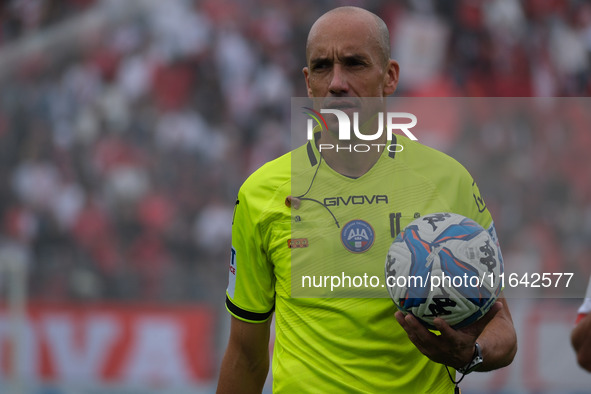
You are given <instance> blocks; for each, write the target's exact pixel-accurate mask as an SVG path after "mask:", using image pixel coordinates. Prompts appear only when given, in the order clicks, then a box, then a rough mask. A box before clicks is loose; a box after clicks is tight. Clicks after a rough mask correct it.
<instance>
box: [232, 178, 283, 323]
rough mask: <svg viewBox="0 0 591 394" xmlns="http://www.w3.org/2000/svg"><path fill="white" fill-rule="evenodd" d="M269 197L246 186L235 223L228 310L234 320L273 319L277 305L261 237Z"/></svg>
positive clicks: (242, 189) (237, 208)
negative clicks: (271, 317)
mask: <svg viewBox="0 0 591 394" xmlns="http://www.w3.org/2000/svg"><path fill="white" fill-rule="evenodd" d="M265 194H266V193H264V192H262V191H258V193H257V191H256V190H255V192H254V193H253V192H249V187H248V186H247V185H246V184H245V185H243V187H242V188H241V189H240V191H239V192H238V198H237V200H236V205H235V207H234V216H233V222H232V249H231V254H230V265H229V272H228V288H227V290H226V308H227V309H228V311H229V312H230V314H232V315H233V316H234V317H236V318H238V319H240V320H243V321H247V322H252V323H261V322H264V321H266V320H267V319H269V317H270V316H271V315H272V313H273V310H274V305H275V280H274V275H273V265H272V264H271V263H270V262H269V261H268V259H267V255H266V247H265V245H264V240H263V238H264V237H262V236H261V225H262V223H261V220H262V219H261V218H262V217H263V212H264V207H265V205H266V204H267V201H268V197H267V198H266V197H265Z"/></svg>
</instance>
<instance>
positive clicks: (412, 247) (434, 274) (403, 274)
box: [385, 212, 503, 329]
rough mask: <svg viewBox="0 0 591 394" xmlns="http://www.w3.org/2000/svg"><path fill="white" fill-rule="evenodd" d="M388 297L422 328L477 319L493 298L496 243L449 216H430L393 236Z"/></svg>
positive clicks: (497, 284) (497, 287)
mask: <svg viewBox="0 0 591 394" xmlns="http://www.w3.org/2000/svg"><path fill="white" fill-rule="evenodd" d="M385 273H386V283H387V288H388V292H389V293H390V297H392V300H393V301H394V303H395V304H396V306H397V307H398V309H399V310H400V311H402V312H403V313H404V314H407V313H412V314H413V315H414V316H415V317H417V318H418V319H419V320H420V321H421V322H422V323H423V324H424V325H425V326H426V327H428V328H430V329H434V328H435V327H434V326H433V319H435V317H438V316H439V317H441V318H442V319H444V320H445V321H446V322H447V323H448V324H449V325H450V326H452V327H453V328H460V327H464V326H467V325H469V324H471V323H473V322H475V321H477V320H478V319H479V318H481V317H482V316H483V315H484V314H485V313H486V312H487V311H488V310H489V309H490V307H491V306H492V305H493V304H494V302H495V301H496V299H497V298H498V296H499V294H500V292H501V290H502V288H501V275H502V274H503V258H502V256H501V250H500V248H499V245H498V242H497V241H496V239H493V236H492V235H491V234H489V232H488V231H486V230H485V229H484V228H482V226H480V225H479V224H478V223H476V222H475V221H473V220H472V219H469V218H467V217H465V216H462V215H458V214H454V213H447V212H443V213H432V214H429V215H425V216H422V217H419V218H418V219H415V220H414V221H412V222H411V223H410V224H409V225H408V226H406V227H405V228H404V230H403V231H402V232H401V233H400V234H398V236H397V237H396V239H394V242H392V245H391V246H390V249H389V250H388V257H387V258H386V269H385Z"/></svg>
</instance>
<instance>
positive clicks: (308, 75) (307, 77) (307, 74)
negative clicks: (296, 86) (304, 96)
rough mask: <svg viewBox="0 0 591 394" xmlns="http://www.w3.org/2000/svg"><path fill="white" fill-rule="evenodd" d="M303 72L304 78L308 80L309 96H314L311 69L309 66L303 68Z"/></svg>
mask: <svg viewBox="0 0 591 394" xmlns="http://www.w3.org/2000/svg"><path fill="white" fill-rule="evenodd" d="M302 72H303V73H304V78H305V80H306V89H307V90H308V97H310V98H312V97H314V96H312V89H311V88H310V79H309V78H310V70H309V69H308V67H304V68H302Z"/></svg>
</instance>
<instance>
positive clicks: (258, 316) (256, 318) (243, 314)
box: [226, 295, 275, 323]
mask: <svg viewBox="0 0 591 394" xmlns="http://www.w3.org/2000/svg"><path fill="white" fill-rule="evenodd" d="M226 309H227V310H228V312H230V314H232V316H234V317H236V318H238V319H240V320H244V321H247V322H250V323H263V322H265V321H267V320H268V319H269V318H270V317H271V315H272V314H273V311H274V310H275V305H273V307H272V308H271V310H270V311H269V312H264V313H258V312H250V311H247V310H244V309H242V308H240V307H238V306H236V305H234V304H233V303H232V301H231V300H230V298H229V297H228V296H227V295H226Z"/></svg>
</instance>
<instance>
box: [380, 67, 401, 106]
mask: <svg viewBox="0 0 591 394" xmlns="http://www.w3.org/2000/svg"><path fill="white" fill-rule="evenodd" d="M399 75H400V65H399V64H398V62H397V61H396V60H392V59H390V60H388V65H387V66H386V73H385V75H384V96H386V97H387V96H389V95H391V94H392V93H394V92H395V91H396V87H397V86H398V76H399Z"/></svg>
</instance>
